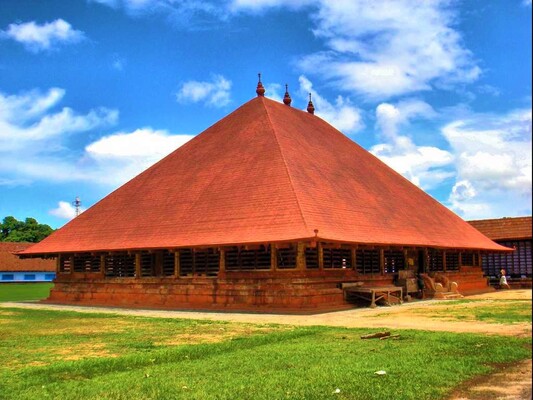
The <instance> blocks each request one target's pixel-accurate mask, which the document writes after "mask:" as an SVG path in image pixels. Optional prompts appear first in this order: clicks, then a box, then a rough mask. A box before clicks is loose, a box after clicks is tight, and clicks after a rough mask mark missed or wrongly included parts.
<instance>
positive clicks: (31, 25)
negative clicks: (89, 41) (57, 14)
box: [4, 18, 85, 52]
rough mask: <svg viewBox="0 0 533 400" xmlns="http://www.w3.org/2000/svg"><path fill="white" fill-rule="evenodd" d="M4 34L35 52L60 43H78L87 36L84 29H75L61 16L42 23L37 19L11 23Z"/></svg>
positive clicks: (48, 48)
mask: <svg viewBox="0 0 533 400" xmlns="http://www.w3.org/2000/svg"><path fill="white" fill-rule="evenodd" d="M4 36H7V37H9V38H11V39H13V40H15V41H17V42H19V43H22V44H23V45H24V46H26V48H27V49H28V50H30V51H33V52H39V51H42V50H50V49H52V48H54V46H55V45H58V44H66V43H77V42H79V41H81V40H83V39H84V37H85V35H84V33H83V32H82V31H78V30H75V29H73V28H72V25H70V24H69V23H68V22H67V21H65V20H63V19H61V18H60V19H56V20H55V21H52V22H46V23H44V24H42V25H39V24H37V23H36V22H35V21H31V22H23V23H15V24H10V25H9V26H8V28H7V30H6V31H4Z"/></svg>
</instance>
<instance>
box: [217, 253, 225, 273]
mask: <svg viewBox="0 0 533 400" xmlns="http://www.w3.org/2000/svg"><path fill="white" fill-rule="evenodd" d="M219 253H220V257H219V263H218V273H219V274H220V273H222V275H224V274H225V273H226V250H225V249H220V250H219Z"/></svg>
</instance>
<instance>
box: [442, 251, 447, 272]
mask: <svg viewBox="0 0 533 400" xmlns="http://www.w3.org/2000/svg"><path fill="white" fill-rule="evenodd" d="M442 271H443V272H446V250H442Z"/></svg>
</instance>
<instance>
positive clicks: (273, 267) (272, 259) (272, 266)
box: [270, 244, 278, 271]
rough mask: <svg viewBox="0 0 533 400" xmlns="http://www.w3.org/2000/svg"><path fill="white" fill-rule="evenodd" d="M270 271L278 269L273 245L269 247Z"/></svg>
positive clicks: (276, 254) (275, 250)
mask: <svg viewBox="0 0 533 400" xmlns="http://www.w3.org/2000/svg"><path fill="white" fill-rule="evenodd" d="M270 269H271V270H272V271H275V270H277V269H278V248H277V247H276V245H275V244H271V245H270Z"/></svg>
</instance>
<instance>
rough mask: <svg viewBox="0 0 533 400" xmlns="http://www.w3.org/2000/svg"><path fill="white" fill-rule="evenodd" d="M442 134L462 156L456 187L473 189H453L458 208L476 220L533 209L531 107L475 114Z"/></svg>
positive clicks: (452, 203)
mask: <svg viewBox="0 0 533 400" xmlns="http://www.w3.org/2000/svg"><path fill="white" fill-rule="evenodd" d="M442 133H443V135H444V137H445V138H446V139H447V140H448V142H449V143H450V145H451V147H452V150H453V152H454V153H455V155H456V157H457V163H456V169H457V177H456V179H457V183H456V185H455V186H458V185H459V186H464V185H468V187H470V188H472V193H473V195H472V196H468V197H464V196H463V197H462V196H458V195H457V194H456V193H455V192H454V191H452V193H451V194H450V197H449V204H450V207H451V208H452V209H454V210H455V211H457V212H458V213H460V214H462V215H465V216H466V217H467V218H470V219H473V218H488V217H498V216H499V217H503V216H513V215H523V214H527V213H529V214H531V189H532V161H531V159H532V151H531V145H532V143H531V109H527V110H526V109H524V110H515V111H512V112H510V113H508V114H505V115H491V114H473V115H471V116H470V117H469V118H468V119H462V120H457V121H454V122H451V123H449V124H448V125H446V126H445V127H444V128H443V129H442ZM509 199H513V200H512V203H511V202H510V200H509Z"/></svg>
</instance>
